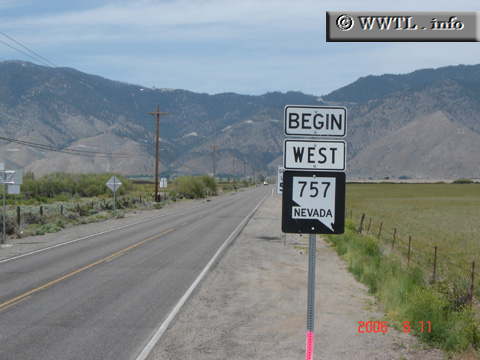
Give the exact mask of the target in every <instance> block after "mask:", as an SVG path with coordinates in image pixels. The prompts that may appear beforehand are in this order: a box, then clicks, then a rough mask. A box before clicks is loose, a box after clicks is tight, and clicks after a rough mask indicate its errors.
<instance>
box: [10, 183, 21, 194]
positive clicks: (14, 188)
mask: <svg viewBox="0 0 480 360" xmlns="http://www.w3.org/2000/svg"><path fill="white" fill-rule="evenodd" d="M8 194H9V195H20V185H8Z"/></svg>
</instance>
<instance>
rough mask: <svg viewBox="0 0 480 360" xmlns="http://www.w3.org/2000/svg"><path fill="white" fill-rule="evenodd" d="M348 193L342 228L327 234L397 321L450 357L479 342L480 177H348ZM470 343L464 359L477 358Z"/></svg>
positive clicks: (390, 319)
mask: <svg viewBox="0 0 480 360" xmlns="http://www.w3.org/2000/svg"><path fill="white" fill-rule="evenodd" d="M346 197H347V199H346V207H347V210H346V217H347V221H346V231H345V234H344V235H329V236H327V237H326V238H327V241H329V242H330V243H332V246H333V247H334V248H335V249H336V251H337V253H338V254H339V255H341V256H342V257H343V258H344V259H345V261H346V263H347V266H348V269H349V271H351V272H352V274H353V275H354V277H355V278H356V279H357V280H358V281H361V282H363V283H364V284H366V285H367V286H368V288H369V292H370V293H371V294H372V295H374V296H375V297H376V298H377V299H378V301H379V302H381V303H382V304H383V306H384V308H385V313H386V316H387V318H388V319H389V321H391V322H392V324H393V325H394V327H396V328H398V329H401V328H402V325H403V324H405V322H408V323H409V324H413V325H414V327H412V329H413V333H414V334H416V335H418V336H419V337H420V339H421V340H422V341H423V342H425V343H428V344H431V345H434V346H436V347H439V348H441V349H443V350H445V352H446V356H447V357H448V358H451V357H450V356H460V357H455V358H464V357H463V356H464V355H465V354H466V353H464V352H465V351H467V352H468V351H469V350H468V349H477V350H478V349H479V348H480V301H479V299H480V233H479V231H478V230H480V184H393V183H381V184H356V183H351V184H347V192H346ZM363 213H364V214H365V220H364V222H363V226H362V233H360V232H359V230H360V223H361V220H360V219H361V218H362V214H363ZM350 217H352V221H349V219H350ZM370 219H371V224H370ZM381 223H382V231H381V236H380V239H379V232H380V224H381ZM369 224H370V225H369ZM369 226H370V229H369V230H368V228H369ZM394 229H396V231H395V230H394ZM394 233H395V242H393V238H394ZM409 236H411V238H412V241H411V252H410V261H409V262H408V261H407V259H408V248H409V246H408V245H409ZM392 244H393V245H394V246H393V250H392ZM435 247H437V257H436V262H434V258H435V256H434V253H435V250H434V248H435ZM473 261H475V262H476V267H475V281H474V282H473V285H474V288H473V293H474V296H473V298H472V296H471V291H472V262H473ZM434 269H435V270H434ZM472 299H473V303H471V300H472ZM470 306H472V308H471V307H470ZM472 310H473V311H472ZM422 321H430V322H431V324H432V329H431V332H430V330H429V331H428V332H423V331H422V330H421V328H419V325H418V324H420V322H422ZM415 326H416V327H415ZM472 351H473V352H472V355H471V356H470V357H468V359H476V358H480V354H479V353H478V352H476V351H475V350H472Z"/></svg>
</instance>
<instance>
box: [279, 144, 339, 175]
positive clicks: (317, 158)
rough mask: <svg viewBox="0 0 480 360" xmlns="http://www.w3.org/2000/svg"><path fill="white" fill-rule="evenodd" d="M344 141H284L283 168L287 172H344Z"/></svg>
mask: <svg viewBox="0 0 480 360" xmlns="http://www.w3.org/2000/svg"><path fill="white" fill-rule="evenodd" d="M345 148H346V145H345V142H344V141H313V140H312V141H309V140H285V142H284V147H283V166H284V168H285V169H287V170H334V171H345V163H346V151H345Z"/></svg>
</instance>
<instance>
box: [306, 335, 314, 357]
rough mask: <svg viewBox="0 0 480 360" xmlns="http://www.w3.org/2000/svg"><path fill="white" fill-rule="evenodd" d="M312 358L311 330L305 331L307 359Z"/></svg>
mask: <svg viewBox="0 0 480 360" xmlns="http://www.w3.org/2000/svg"><path fill="white" fill-rule="evenodd" d="M312 359H313V332H311V331H307V360H312Z"/></svg>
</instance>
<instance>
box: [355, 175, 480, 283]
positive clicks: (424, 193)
mask: <svg viewBox="0 0 480 360" xmlns="http://www.w3.org/2000/svg"><path fill="white" fill-rule="evenodd" d="M346 196H347V199H346V207H347V209H348V210H347V218H348V217H350V211H351V210H352V211H353V220H354V221H355V222H357V223H358V222H359V219H360V216H361V214H362V213H365V226H368V222H369V221H370V218H372V225H371V228H370V233H371V234H378V232H379V225H380V223H383V225H382V234H383V236H382V237H383V239H384V240H385V241H386V242H389V241H390V242H391V241H392V237H393V229H394V228H396V229H397V230H396V244H395V247H397V246H398V247H399V249H403V251H404V253H405V254H406V251H407V248H408V237H409V236H412V247H413V249H414V250H412V255H413V256H416V255H420V253H421V255H422V256H421V257H417V258H416V259H417V261H425V262H426V263H425V266H431V265H432V261H433V254H434V246H437V247H438V249H437V254H438V256H439V258H441V259H443V260H444V262H446V264H440V265H441V266H439V268H438V271H439V273H440V274H441V273H442V271H443V272H445V271H444V267H447V268H449V272H450V273H451V274H452V275H444V276H455V277H459V276H463V277H465V278H468V275H469V272H470V271H471V266H472V261H476V263H477V264H479V265H480V231H479V230H480V222H479V217H478V214H479V209H480V184H390V183H381V184H348V185H347V195H346ZM455 265H457V266H455ZM453 273H457V274H453Z"/></svg>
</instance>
